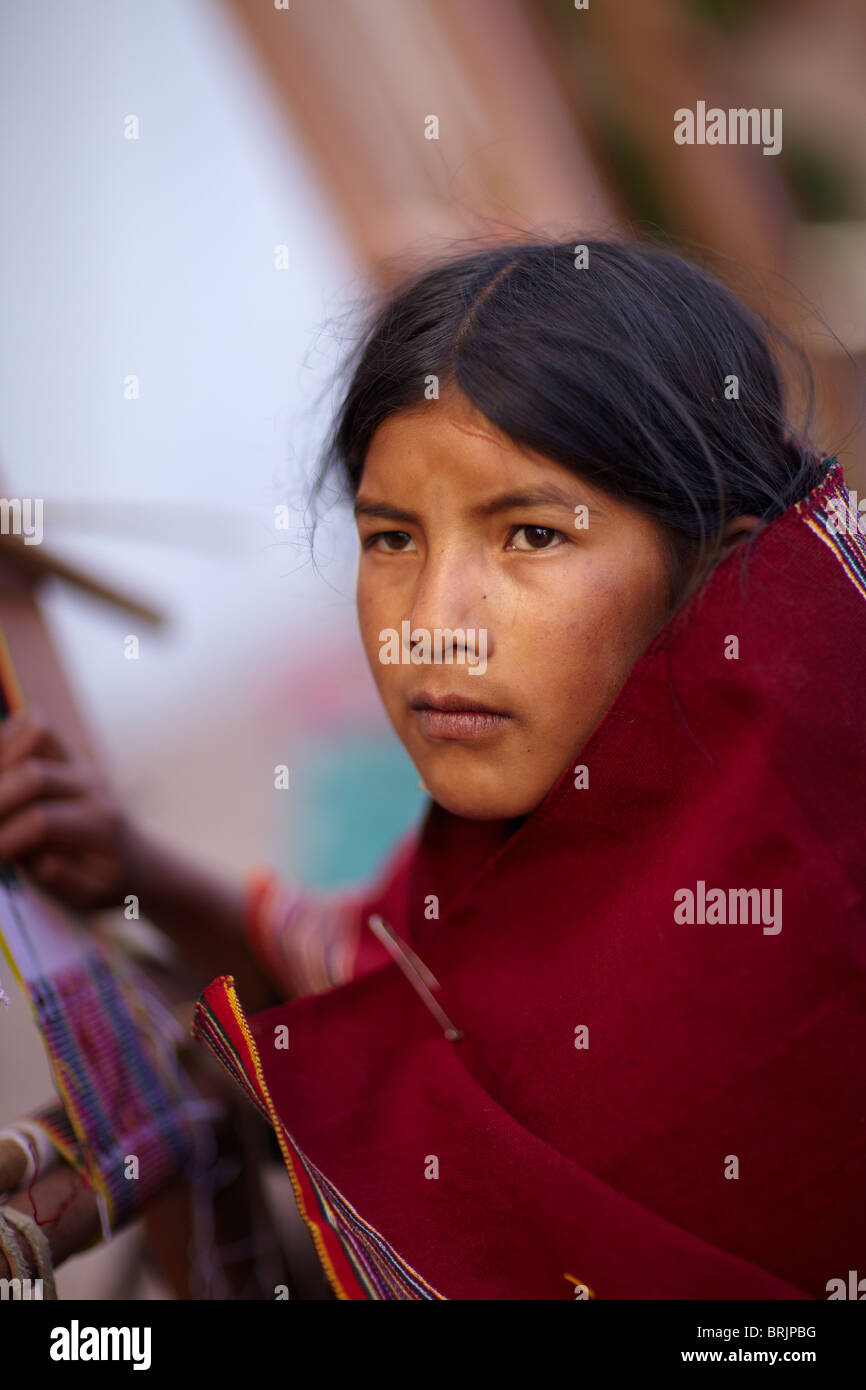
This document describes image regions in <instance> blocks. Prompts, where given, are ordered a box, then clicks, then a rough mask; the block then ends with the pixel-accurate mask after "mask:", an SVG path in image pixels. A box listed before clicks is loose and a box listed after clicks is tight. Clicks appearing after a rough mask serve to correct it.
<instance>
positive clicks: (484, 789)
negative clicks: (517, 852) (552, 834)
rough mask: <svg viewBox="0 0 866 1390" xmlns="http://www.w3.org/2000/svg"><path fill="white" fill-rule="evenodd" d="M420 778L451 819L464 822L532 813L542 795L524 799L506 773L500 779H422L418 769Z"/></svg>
mask: <svg viewBox="0 0 866 1390" xmlns="http://www.w3.org/2000/svg"><path fill="white" fill-rule="evenodd" d="M419 776H420V778H421V781H422V782H423V783H424V786H425V787H426V788H427V791H428V792H429V794H430V796H431V797H432V798H433V800H434V801H435V802H436V803H437V804H438V805H439V806H441V807H442V808H443V810H445V811H450V812H451V814H452V815H453V816H463V817H464V818H465V819H466V820H511V819H512V818H513V817H515V816H526V815H528V814H529V812H530V811H532V810H534V809H535V807H536V806H537V805H538V803H539V801H541V800H542V799H543V793H542V796H535V797H533V796H531V795H530V796H527V795H526V791H525V790H524V791H523V792H522V794H521V792H520V790H519V789H515V787H514V786H513V785H509V774H508V773H507V772H504V773H503V774H502V777H501V781H500V780H499V779H487V778H484V779H482V778H479V779H477V781H476V780H469V779H467V778H466V777H463V778H459V779H458V778H454V777H441V776H440V777H435V776H433V775H432V774H430V775H429V776H427V777H425V776H424V773H423V771H421V769H420V768H419Z"/></svg>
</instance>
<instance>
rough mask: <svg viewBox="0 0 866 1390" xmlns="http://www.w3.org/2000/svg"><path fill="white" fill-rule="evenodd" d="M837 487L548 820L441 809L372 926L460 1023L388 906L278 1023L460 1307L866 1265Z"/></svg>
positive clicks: (792, 1290)
mask: <svg viewBox="0 0 866 1390" xmlns="http://www.w3.org/2000/svg"><path fill="white" fill-rule="evenodd" d="M840 476H841V475H840V473H839V470H838V466H836V468H834V470H833V471H832V473H831V475H830V479H829V481H828V483H827V484H826V485H824V486H823V487H822V488H821V489H819V490H816V492H815V493H814V494H812V497H811V498H810V499H809V500H808V502H807V503H806V504H799V505H798V506H797V507H792V508H791V509H789V510H788V511H787V512H786V513H785V514H784V515H783V516H782V517H781V518H779V519H778V520H777V521H776V522H774V523H773V524H772V525H771V526H769V527H768V528H767V529H766V530H765V531H764V532H763V533H762V534H761V536H760V537H759V539H758V540H757V542H756V544H755V546H754V547H753V549H752V552H751V554H750V556H749V559H748V563H747V565H746V566H745V567H744V562H743V552H742V551H737V552H734V553H732V554H731V555H730V556H729V557H728V558H727V559H726V560H725V561H724V562H723V563H722V564H721V566H720V567H719V568H717V569H716V571H715V572H714V573H713V575H712V577H711V578H710V580H709V582H708V583H707V584H706V585H705V587H704V589H703V591H702V592H701V593H700V594H699V595H698V596H697V598H696V599H695V600H693V601H692V602H691V603H690V604H689V606H688V607H687V608H686V609H685V610H684V611H683V612H682V613H681V614H680V615H678V617H677V618H675V619H674V620H673V622H672V623H670V624H669V625H668V627H666V628H665V629H664V631H663V632H662V633H661V634H660V635H659V637H658V638H657V639H656V641H655V642H654V643H653V645H652V646H651V648H650V649H649V650H648V651H647V653H646V654H645V655H644V656H643V657H642V658H641V660H640V661H639V662H638V663H637V665H636V666H635V668H634V670H633V671H632V673H631V675H630V677H629V679H628V681H627V683H626V685H625V686H624V687H623V689H622V690H621V692H620V694H619V696H618V698H617V699H616V701H615V703H614V704H613V706H612V708H611V709H610V710H609V712H608V714H607V715H606V716H605V718H604V720H603V721H602V723H601V724H600V725H599V726H598V728H597V729H596V730H595V732H594V733H593V735H592V736H591V738H590V739H589V740H588V742H587V743H586V744H585V746H584V747H583V749H582V750H581V751H580V753H579V754H578V755H576V757H575V758H574V760H573V763H572V764H571V765H570V767H569V768H568V769H567V770H566V771H565V772H564V773H563V775H562V777H561V778H560V779H559V781H558V782H557V783H556V784H555V786H554V787H553V788H552V789H551V790H550V792H549V793H548V795H547V796H546V797H545V799H544V801H543V802H542V803H541V805H540V806H539V807H538V808H537V809H536V810H535V811H534V812H533V814H532V815H530V816H529V817H527V818H526V819H525V820H524V821H523V822H522V823H521V824H518V825H517V827H516V828H515V827H514V825H513V824H510V825H505V824H502V825H499V826H495V825H494V826H491V825H489V824H488V825H480V826H479V825H478V824H473V823H471V822H466V821H461V820H460V819H459V818H457V817H454V816H451V815H450V814H449V813H447V812H445V811H444V810H443V809H442V808H441V807H439V806H437V805H435V804H433V805H431V807H430V809H429V812H428V814H427V817H426V819H425V821H424V823H423V825H422V827H421V831H420V835H419V837H418V843H417V845H411V844H410V845H409V847H408V848H407V849H406V850H405V851H404V852H402V853H401V854H400V855H399V856H398V859H397V861H396V863H395V865H394V872H393V873H392V875H391V878H390V881H389V882H388V883H387V884H385V885H384V887H382V888H381V890H380V891H378V892H377V893H376V894H375V895H372V896H371V898H370V900H369V901H368V902H367V903H366V904H365V913H372V912H380V913H381V914H382V916H383V917H384V918H385V919H386V921H387V922H388V923H389V924H390V925H391V926H392V927H393V929H394V930H395V931H396V932H397V933H399V934H400V935H401V936H402V937H403V938H404V939H405V940H406V941H408V942H409V943H410V944H411V946H412V947H413V949H414V950H415V951H416V952H417V953H418V954H419V955H420V957H421V959H422V960H423V961H424V962H425V963H426V964H427V965H428V966H429V967H430V969H431V970H432V971H433V972H434V974H435V975H436V976H437V978H438V980H439V982H440V985H441V988H440V989H439V991H438V992H437V994H436V998H437V1000H438V1001H439V1003H440V1004H441V1005H442V1007H443V1008H444V1010H445V1011H446V1013H447V1014H448V1015H449V1017H450V1018H451V1019H453V1020H454V1022H455V1023H456V1024H457V1025H458V1026H459V1028H460V1029H462V1031H463V1038H462V1040H460V1041H459V1042H449V1041H448V1040H447V1039H446V1037H445V1035H444V1033H443V1032H442V1030H441V1028H440V1027H439V1025H438V1024H437V1022H436V1020H435V1019H434V1017H433V1016H432V1014H431V1013H430V1012H429V1011H428V1009H427V1008H426V1007H425V1005H424V1004H423V1002H422V1001H421V999H419V997H418V996H417V994H416V993H415V992H414V990H413V989H412V988H411V987H410V985H409V983H408V982H407V980H406V979H405V978H404V976H403V975H402V974H401V972H400V971H399V970H398V968H397V967H396V966H395V965H394V964H393V963H391V962H390V960H389V958H388V957H387V956H386V954H385V952H384V951H383V949H382V947H381V946H380V945H379V943H378V942H377V941H376V940H375V939H374V938H373V936H372V933H370V931H369V929H368V928H367V927H365V928H364V936H363V939H362V944H361V950H360V953H359V957H358V961H357V965H356V976H355V978H354V979H352V980H351V981H350V982H349V983H347V984H345V985H341V986H339V987H338V988H336V989H334V990H332V991H330V992H328V993H325V994H320V995H315V996H308V997H305V998H301V999H297V1000H295V1001H293V1002H291V1003H288V1004H285V1005H282V1006H280V1007H278V1008H274V1009H270V1010H267V1011H266V1012H265V1013H263V1014H259V1015H257V1016H256V1017H254V1018H253V1019H252V1020H251V1021H250V1023H251V1029H252V1032H253V1035H254V1037H255V1039H256V1042H257V1044H258V1047H259V1052H260V1056H261V1062H262V1066H263V1068H264V1075H265V1079H266V1082H267V1086H268V1088H269V1090H270V1094H271V1096H272V1098H273V1101H274V1104H275V1106H276V1108H277V1110H278V1112H279V1115H280V1117H281V1118H282V1120H283V1121H284V1122H285V1125H286V1126H287V1128H288V1129H289V1131H290V1132H291V1134H292V1136H293V1138H294V1140H295V1141H296V1142H297V1144H298V1145H299V1146H300V1148H301V1149H302V1150H303V1151H304V1152H305V1153H306V1154H307V1155H308V1156H309V1158H310V1159H311V1160H312V1162H313V1163H314V1164H315V1165H316V1166H317V1167H318V1169H320V1170H321V1171H322V1172H323V1173H324V1174H325V1175H326V1176H327V1178H328V1179H330V1181H331V1182H332V1183H334V1184H335V1185H336V1187H337V1188H339V1189H340V1190H341V1192H342V1193H343V1194H344V1196H345V1197H346V1198H347V1199H348V1201H349V1202H351V1203H352V1205H353V1206H354V1207H355V1208H356V1210H357V1211H358V1212H359V1213H360V1215H361V1217H363V1218H364V1220H365V1221H366V1222H368V1223H370V1224H371V1225H372V1226H373V1227H375V1228H376V1230H377V1231H378V1232H380V1233H381V1235H382V1236H384V1238H385V1239H386V1240H387V1241H388V1242H389V1243H390V1245H391V1246H392V1247H394V1249H395V1250H396V1251H397V1252H399V1255H400V1256H402V1257H403V1259H404V1260H406V1261H407V1262H408V1263H409V1264H410V1265H411V1266H413V1267H414V1269H415V1270H417V1271H418V1272H419V1273H420V1274H421V1275H422V1276H423V1278H424V1279H425V1280H428V1281H429V1282H430V1283H431V1284H432V1285H433V1286H434V1288H435V1289H437V1290H438V1291H439V1292H440V1293H441V1294H442V1295H444V1296H445V1297H447V1298H456V1299H482V1298H492V1299H509V1298H518V1299H524V1298H525V1299H558V1298H573V1297H574V1284H575V1281H580V1282H581V1283H583V1284H586V1285H587V1286H588V1287H589V1288H590V1289H591V1291H592V1295H593V1296H594V1297H596V1298H604V1299H607V1298H614V1299H622V1298H628V1299H640V1298H797V1297H812V1298H826V1297H827V1292H826V1290H827V1283H828V1281H829V1280H831V1279H836V1278H842V1279H847V1274H848V1271H849V1269H859V1270H860V1272H861V1274H866V1201H864V1191H866V1069H864V1067H863V1055H864V1040H866V989H864V968H863V967H864V959H866V908H864V896H866V850H864V825H863V807H864V799H866V640H864V639H866V589H864V588H863V580H864V578H866V566H864V558H866V547H864V546H863V543H862V540H860V539H855V540H853V541H852V540H850V538H849V540H848V541H846V542H845V543H844V545H843V543H842V542H840V543H838V544H837V543H835V542H834V541H832V540H831V539H829V538H828V537H827V535H826V528H824V532H823V533H822V534H819V532H821V531H822V527H823V526H824V521H825V520H826V508H827V502H828V496H829V495H830V494H831V493H833V492H834V490H835V492H837V493H838V492H839V491H840V490H841V482H840ZM858 575H859V582H858ZM731 637H735V638H736V639H737V641H738V647H739V656H738V658H737V659H730V657H729V656H726V651H727V652H728V653H730V651H731V643H730V640H729V639H730V638H731ZM576 765H585V766H586V768H587V770H588V786H587V787H584V788H581V789H578V788H576V787H575V785H574V783H575V777H574V773H573V768H574V767H575V766H576ZM515 775H517V774H516V773H515ZM699 881H703V882H704V884H705V886H706V892H707V893H708V894H709V892H710V890H711V889H715V888H719V889H723V890H725V895H726V896H727V893H728V890H730V889H738V888H741V889H752V888H758V889H766V890H771V891H770V893H769V900H770V901H772V898H773V892H772V890H775V889H781V890H782V917H781V921H782V927H781V930H780V931H778V932H777V933H775V934H771V933H767V932H765V931H764V929H763V925H762V923H761V922H757V923H756V922H752V921H751V920H749V921H747V922H719V923H707V922H704V923H699V922H695V923H692V924H687V923H683V922H678V921H676V920H675V908H676V901H677V900H676V899H675V894H677V893H678V891H679V890H682V889H690V890H692V892H695V891H696V888H697V885H698V882H699ZM430 894H439V895H440V896H441V911H440V916H439V919H438V920H428V919H427V918H426V917H425V911H424V909H425V900H426V899H427V896H428V895H430ZM279 1023H285V1024H287V1025H288V1027H289V1029H290V1037H291V1044H290V1049H289V1050H288V1051H277V1050H275V1048H274V1046H273V1037H274V1027H275V1025H277V1024H279ZM581 1025H583V1026H585V1028H586V1029H587V1030H588V1046H587V1047H584V1048H577V1047H575V1037H576V1031H575V1030H576V1029H578V1028H579V1027H580V1026H581ZM432 1158H435V1159H436V1160H437V1163H438V1177H428V1176H425V1170H426V1171H427V1172H430V1171H431V1164H430V1160H431V1159H432ZM734 1159H735V1160H736V1164H737V1166H738V1172H739V1176H737V1177H730V1176H726V1171H727V1172H731V1171H732V1168H733V1160H734ZM434 1167H435V1165H434Z"/></svg>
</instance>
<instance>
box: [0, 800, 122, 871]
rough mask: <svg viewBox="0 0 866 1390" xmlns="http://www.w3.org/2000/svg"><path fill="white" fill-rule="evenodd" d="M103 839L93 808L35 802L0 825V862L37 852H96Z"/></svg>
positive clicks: (76, 804)
mask: <svg viewBox="0 0 866 1390" xmlns="http://www.w3.org/2000/svg"><path fill="white" fill-rule="evenodd" d="M104 838H105V827H104V826H103V825H101V824H100V820H99V817H98V815H96V816H95V815H94V813H93V808H92V807H87V809H86V812H84V811H83V810H82V807H81V805H80V804H78V803H77V802H72V801H70V802H63V801H37V802H34V803H33V804H31V805H30V806H27V807H26V808H25V809H24V810H23V811H19V812H18V813H17V814H15V815H12V816H10V817H9V818H8V820H6V821H5V823H4V824H2V825H0V860H5V861H6V862H7V863H8V862H9V861H10V860H11V861H12V862H14V861H15V860H16V859H21V858H22V856H23V855H25V854H32V853H33V852H34V851H35V850H38V849H52V848H53V849H96V850H98V849H99V848H100V844H101V842H102V841H103V840H104Z"/></svg>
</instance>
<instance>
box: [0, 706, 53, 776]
mask: <svg viewBox="0 0 866 1390" xmlns="http://www.w3.org/2000/svg"><path fill="white" fill-rule="evenodd" d="M31 756H41V757H43V758H52V759H57V760H59V761H61V762H66V761H67V760H68V754H67V752H66V749H65V748H64V746H63V744H62V742H61V740H60V739H59V738H58V737H57V735H56V734H55V732H54V730H53V729H52V727H51V725H50V724H49V723H48V721H47V720H45V719H43V718H42V716H41V715H40V714H39V712H38V710H35V709H32V708H31V709H26V710H17V711H16V712H15V713H14V714H10V715H8V716H7V718H6V719H4V720H2V721H0V766H3V767H7V766H9V765H10V764H11V763H13V762H17V761H18V760H20V759H21V758H29V757H31Z"/></svg>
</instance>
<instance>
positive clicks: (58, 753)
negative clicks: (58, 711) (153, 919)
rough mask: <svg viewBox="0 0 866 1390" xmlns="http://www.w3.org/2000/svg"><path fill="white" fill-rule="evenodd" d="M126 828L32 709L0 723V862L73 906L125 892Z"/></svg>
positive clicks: (107, 903)
mask: <svg viewBox="0 0 866 1390" xmlns="http://www.w3.org/2000/svg"><path fill="white" fill-rule="evenodd" d="M133 838H134V837H133V832H132V828H131V826H130V824H129V822H128V821H127V820H126V817H125V816H124V815H123V813H122V812H121V810H120V808H119V806H118V805H117V803H116V802H115V801H114V799H113V797H112V795H111V793H110V791H109V790H108V788H107V786H106V785H105V784H104V783H103V782H102V780H101V779H100V778H99V777H97V776H96V775H95V774H94V773H93V772H92V771H91V770H90V769H85V768H83V767H77V766H75V765H74V764H73V763H72V762H70V761H69V758H68V756H67V754H66V751H65V749H64V748H63V746H62V744H61V743H60V741H59V739H58V738H57V737H56V735H55V734H54V733H52V731H51V730H50V729H49V728H48V727H47V726H46V725H45V724H44V723H42V721H41V720H40V719H39V718H38V717H36V716H35V715H34V714H33V713H31V712H21V713H18V714H13V715H10V716H9V718H8V719H5V720H3V721H2V722H0V862H6V863H13V864H20V865H21V867H22V868H24V869H26V871H27V874H28V875H29V877H30V878H32V879H33V880H34V882H35V883H36V884H38V886H39V887H40V888H43V889H44V890H45V891H46V892H47V893H49V894H51V896H52V897H55V898H57V899H58V900H59V901H60V902H62V903H64V904H66V906H67V907H72V908H74V909H76V910H78V911H84V912H88V911H97V910H99V909H100V908H107V907H114V906H116V905H118V904H119V903H120V902H121V901H122V899H123V893H124V891H128V881H129V878H128V863H129V858H130V850H131V844H132V841H133Z"/></svg>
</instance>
